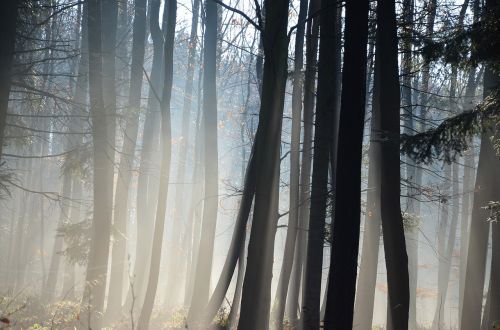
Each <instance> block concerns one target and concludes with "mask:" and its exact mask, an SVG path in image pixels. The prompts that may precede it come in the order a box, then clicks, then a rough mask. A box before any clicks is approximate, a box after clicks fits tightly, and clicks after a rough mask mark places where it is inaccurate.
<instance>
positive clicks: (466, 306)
mask: <svg viewBox="0 0 500 330" xmlns="http://www.w3.org/2000/svg"><path fill="white" fill-rule="evenodd" d="M490 10H498V3H497V1H494V0H489V1H488V2H487V3H486V10H485V13H489V11H490ZM485 17H487V16H485ZM498 86H500V77H499V76H498V75H497V74H496V73H494V72H493V71H492V69H491V67H489V65H486V69H485V72H484V87H483V93H484V94H483V96H484V97H486V96H488V95H489V93H490V92H491V91H492V90H493V89H494V88H498ZM490 135H491V132H484V133H483V134H482V136H481V147H480V150H479V162H478V165H477V174H476V184H475V190H474V202H473V207H472V218H471V225H470V231H469V245H468V254H467V268H466V271H465V283H464V285H465V286H464V301H463V306H462V311H461V321H460V329H462V330H473V329H478V328H479V327H480V325H481V311H482V302H483V292H484V280H485V272H486V255H487V248H488V247H487V244H488V236H489V225H490V224H489V222H488V221H487V218H488V216H489V212H488V211H487V210H484V209H483V207H484V206H486V205H487V204H488V202H489V201H498V200H500V191H499V188H498V187H499V186H500V180H499V177H498V175H497V173H498V169H499V168H500V160H499V159H498V157H497V156H496V154H495V150H494V149H493V144H492V142H491V139H490ZM493 226H494V229H493V237H494V239H495V241H494V243H493V255H492V267H491V276H494V277H492V278H491V279H492V282H491V291H490V292H491V294H492V296H491V302H490V315H489V317H490V320H495V321H496V320H498V318H499V315H498V313H499V312H498V306H499V305H500V304H499V301H500V300H499V295H498V291H499V288H498V283H499V281H498V280H497V278H498V276H500V274H499V273H500V271H499V263H498V253H497V252H498V251H496V250H494V249H495V248H497V250H498V246H497V245H498V228H497V227H495V226H497V225H496V224H493ZM495 290H497V291H495Z"/></svg>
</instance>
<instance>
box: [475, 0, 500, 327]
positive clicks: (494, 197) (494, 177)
mask: <svg viewBox="0 0 500 330" xmlns="http://www.w3.org/2000/svg"><path fill="white" fill-rule="evenodd" d="M485 10H486V15H487V18H488V19H489V20H493V19H497V18H498V13H499V12H500V1H498V0H487V1H486V8H485ZM495 15H496V16H495ZM499 87H500V75H499V74H498V71H497V70H495V71H493V68H491V67H490V66H489V65H487V66H486V71H485V73H484V87H483V88H484V93H485V94H486V95H488V94H489V93H491V91H492V90H494V89H495V88H499ZM494 138H495V139H496V141H498V139H499V138H500V134H499V133H498V131H496V132H494ZM490 143H491V141H490ZM490 151H491V150H490ZM494 151H495V152H496V154H495V155H493V158H494V159H492V163H490V164H489V165H490V166H491V168H490V169H489V171H488V172H487V173H488V174H489V175H490V176H491V177H490V179H489V180H488V182H489V184H490V185H491V195H490V196H489V200H490V201H496V202H499V201H500V176H499V175H498V173H499V171H500V158H499V157H500V155H499V154H498V149H496V150H494ZM478 171H479V169H478ZM491 231H492V234H491V237H492V255H491V268H490V289H489V301H490V304H489V306H487V307H485V310H486V308H488V309H487V310H486V311H485V313H488V323H487V325H488V327H489V328H498V327H499V326H500V279H499V278H500V225H499V224H498V221H497V222H492V224H491Z"/></svg>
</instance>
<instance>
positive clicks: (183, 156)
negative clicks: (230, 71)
mask: <svg viewBox="0 0 500 330" xmlns="http://www.w3.org/2000/svg"><path fill="white" fill-rule="evenodd" d="M200 2H201V1H200V0H194V1H193V14H192V19H191V33H190V36H189V43H188V64H187V73H186V83H185V86H184V104H183V108H182V134H181V140H180V143H179V167H178V169H177V180H176V182H177V185H176V191H175V205H174V225H173V229H172V235H171V240H170V247H169V249H168V250H169V252H170V254H169V256H168V260H169V262H168V264H167V269H169V272H168V273H167V306H175V305H176V304H177V303H178V302H179V301H180V297H179V294H180V292H181V290H180V289H181V285H179V282H181V281H182V277H183V275H184V274H183V273H182V272H181V271H172V270H173V269H184V267H182V266H181V265H183V264H185V263H186V257H187V256H186V251H184V250H183V248H184V245H183V244H182V240H183V235H182V234H181V231H182V228H183V227H185V226H186V223H184V226H183V225H182V224H183V223H182V222H183V220H182V219H185V218H186V216H187V213H186V212H185V206H187V205H186V203H184V196H185V192H184V191H185V189H186V184H185V183H184V181H185V179H186V162H187V155H188V151H189V135H190V124H191V104H192V98H193V80H194V68H195V64H196V49H197V48H196V46H197V43H198V16H199V14H200V13H199V12H200ZM188 221H189V220H186V221H185V222H188Z"/></svg>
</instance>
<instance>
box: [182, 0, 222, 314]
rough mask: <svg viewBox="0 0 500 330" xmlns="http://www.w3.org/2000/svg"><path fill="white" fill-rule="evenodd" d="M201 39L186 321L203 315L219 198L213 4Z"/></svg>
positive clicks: (208, 4) (207, 5) (208, 8)
mask: <svg viewBox="0 0 500 330" xmlns="http://www.w3.org/2000/svg"><path fill="white" fill-rule="evenodd" d="M205 13H206V16H205V39H204V47H203V62H204V65H203V68H204V72H203V115H204V117H203V123H204V131H203V134H204V146H205V147H204V162H205V165H204V167H205V193H204V196H205V198H204V202H203V220H202V227H201V238H200V245H199V252H198V258H197V262H196V277H195V281H194V288H193V298H192V300H191V306H190V308H189V315H188V320H192V319H193V317H194V316H195V315H198V314H199V313H201V312H202V311H203V308H204V307H205V306H206V304H207V302H208V298H209V294H210V292H209V291H210V280H211V274H212V259H213V249H214V239H215V227H216V224H217V206H218V200H219V198H218V196H219V188H218V187H219V184H218V181H219V178H218V171H219V169H218V168H219V167H218V161H219V159H218V151H217V150H218V145H217V86H216V84H217V62H216V60H217V4H216V3H215V2H213V1H206V2H205Z"/></svg>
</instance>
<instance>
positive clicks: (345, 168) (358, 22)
mask: <svg viewBox="0 0 500 330" xmlns="http://www.w3.org/2000/svg"><path fill="white" fill-rule="evenodd" d="M368 8H369V1H365V0H363V1H358V2H353V1H347V3H346V14H345V15H346V16H345V22H346V23H345V50H344V67H343V72H342V97H341V108H340V122H339V138H338V139H339V140H338V149H337V155H341V157H337V169H336V174H337V176H336V184H337V186H336V187H335V191H336V192H338V193H335V196H336V201H335V220H334V221H333V225H332V245H331V256H330V277H329V283H328V294H327V303H326V312H325V329H351V328H352V321H353V307H354V294H355V291H356V271H357V259H358V248H359V225H360V213H361V154H362V143H363V129H364V120H365V97H366V61H367V59H366V44H367V40H368Z"/></svg>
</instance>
